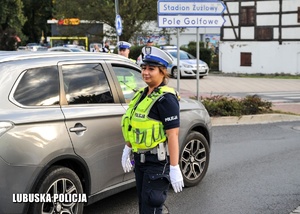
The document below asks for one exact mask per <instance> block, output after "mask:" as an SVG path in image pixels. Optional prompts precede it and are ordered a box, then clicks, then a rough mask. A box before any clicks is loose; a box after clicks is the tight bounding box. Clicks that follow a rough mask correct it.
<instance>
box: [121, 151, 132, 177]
mask: <svg viewBox="0 0 300 214" xmlns="http://www.w3.org/2000/svg"><path fill="white" fill-rule="evenodd" d="M130 154H131V148H130V147H129V146H127V145H125V147H124V149H123V154H122V161H121V163H122V167H123V170H124V172H130V170H131V169H132V164H131V161H130Z"/></svg>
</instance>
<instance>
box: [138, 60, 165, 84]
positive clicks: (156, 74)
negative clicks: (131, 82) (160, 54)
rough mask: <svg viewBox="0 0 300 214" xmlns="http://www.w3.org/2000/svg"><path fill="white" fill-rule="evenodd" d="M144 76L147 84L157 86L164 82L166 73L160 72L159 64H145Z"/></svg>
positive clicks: (143, 68)
mask: <svg viewBox="0 0 300 214" xmlns="http://www.w3.org/2000/svg"><path fill="white" fill-rule="evenodd" d="M142 77H143V80H144V81H145V83H146V84H147V85H149V86H150V87H157V86H159V85H160V84H161V83H162V81H163V78H164V74H163V73H162V72H160V70H159V67H158V66H152V65H143V66H142Z"/></svg>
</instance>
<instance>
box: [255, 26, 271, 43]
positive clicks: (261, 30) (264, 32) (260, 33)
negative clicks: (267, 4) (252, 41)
mask: <svg viewBox="0 0 300 214" xmlns="http://www.w3.org/2000/svg"><path fill="white" fill-rule="evenodd" d="M255 38H256V40H262V41H270V40H273V28H272V27H257V28H256V29H255Z"/></svg>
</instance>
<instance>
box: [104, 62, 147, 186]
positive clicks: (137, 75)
mask: <svg viewBox="0 0 300 214" xmlns="http://www.w3.org/2000/svg"><path fill="white" fill-rule="evenodd" d="M108 68H109V69H110V70H111V72H113V73H114V75H113V78H114V81H115V82H118V84H117V90H118V92H119V94H121V97H123V98H124V99H121V102H122V105H123V106H124V108H126V109H127V108H128V103H129V102H130V101H131V99H132V98H133V96H134V95H135V92H137V91H138V90H139V89H140V88H143V87H145V86H146V84H145V82H144V81H143V79H142V75H141V71H140V68H139V67H137V66H136V65H132V64H129V63H128V64H125V63H118V62H111V63H108ZM133 178H134V173H132V172H131V173H125V174H124V181H128V180H130V179H133Z"/></svg>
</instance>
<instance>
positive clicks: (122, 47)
mask: <svg viewBox="0 0 300 214" xmlns="http://www.w3.org/2000/svg"><path fill="white" fill-rule="evenodd" d="M117 46H118V49H119V52H118V53H119V55H121V56H124V57H126V58H128V59H130V60H131V61H133V62H134V63H136V61H135V60H134V59H131V58H129V53H130V47H131V44H130V43H129V42H124V41H120V42H118V44H117Z"/></svg>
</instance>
